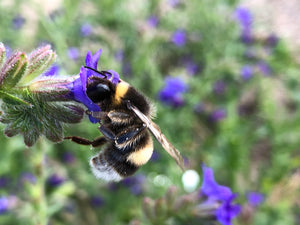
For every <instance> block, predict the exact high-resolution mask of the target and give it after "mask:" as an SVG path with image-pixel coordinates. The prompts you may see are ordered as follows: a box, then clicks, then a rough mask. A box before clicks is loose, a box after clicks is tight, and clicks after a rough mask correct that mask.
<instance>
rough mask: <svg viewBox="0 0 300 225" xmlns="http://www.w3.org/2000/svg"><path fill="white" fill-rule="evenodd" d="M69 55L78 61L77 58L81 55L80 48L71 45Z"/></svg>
mask: <svg viewBox="0 0 300 225" xmlns="http://www.w3.org/2000/svg"><path fill="white" fill-rule="evenodd" d="M67 53H68V57H69V58H70V59H72V60H74V61H76V60H77V59H79V56H80V53H79V50H78V48H76V47H70V48H69V49H68V52H67Z"/></svg>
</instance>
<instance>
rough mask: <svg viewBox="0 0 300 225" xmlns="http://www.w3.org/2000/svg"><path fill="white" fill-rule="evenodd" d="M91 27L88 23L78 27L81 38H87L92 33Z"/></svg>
mask: <svg viewBox="0 0 300 225" xmlns="http://www.w3.org/2000/svg"><path fill="white" fill-rule="evenodd" d="M92 30H93V27H92V26H91V25H90V24H89V23H85V24H83V25H82V26H81V27H80V33H81V36H83V37H87V36H89V35H90V34H91V33H92Z"/></svg>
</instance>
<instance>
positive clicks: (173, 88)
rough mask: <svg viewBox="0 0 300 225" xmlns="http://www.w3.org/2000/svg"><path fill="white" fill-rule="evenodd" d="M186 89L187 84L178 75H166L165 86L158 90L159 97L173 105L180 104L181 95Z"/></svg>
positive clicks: (181, 102) (181, 101)
mask: <svg viewBox="0 0 300 225" xmlns="http://www.w3.org/2000/svg"><path fill="white" fill-rule="evenodd" d="M187 90H188V86H187V84H185V83H184V82H183V80H182V79H180V78H178V77H166V79H165V86H164V88H163V89H162V90H161V91H160V92H159V99H160V100H161V101H162V102H164V103H166V104H168V105H171V106H173V107H178V106H182V105H183V103H184V101H183V96H182V95H183V93H185V92H186V91H187Z"/></svg>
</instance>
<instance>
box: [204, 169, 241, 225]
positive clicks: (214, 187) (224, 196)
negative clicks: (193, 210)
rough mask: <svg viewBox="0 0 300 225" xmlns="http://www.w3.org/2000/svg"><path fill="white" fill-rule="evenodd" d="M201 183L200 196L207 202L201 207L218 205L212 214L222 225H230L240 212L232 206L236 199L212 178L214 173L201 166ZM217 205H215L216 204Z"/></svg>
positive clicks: (237, 207)
mask: <svg viewBox="0 0 300 225" xmlns="http://www.w3.org/2000/svg"><path fill="white" fill-rule="evenodd" d="M202 170H203V183H202V186H201V192H200V193H199V194H200V196H201V195H202V194H204V195H205V196H206V197H207V198H208V200H207V201H206V202H205V203H203V204H202V205H200V208H201V206H203V205H207V206H211V207H212V208H213V206H214V205H219V204H221V205H219V206H218V207H217V208H216V209H215V210H214V211H213V214H214V215H215V216H216V218H217V220H218V221H219V222H220V223H221V224H223V225H231V221H232V219H233V218H234V217H236V216H237V215H238V214H239V212H240V211H241V207H240V206H239V205H237V204H233V203H232V201H233V200H234V199H235V198H236V197H237V194H233V193H232V191H231V189H230V188H229V187H226V186H222V185H219V184H218V183H217V182H216V181H215V178H214V172H213V170H212V169H211V168H209V167H207V166H205V165H202ZM216 203H217V204H216Z"/></svg>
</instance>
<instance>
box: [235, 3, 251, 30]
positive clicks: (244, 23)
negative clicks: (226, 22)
mask: <svg viewBox="0 0 300 225" xmlns="http://www.w3.org/2000/svg"><path fill="white" fill-rule="evenodd" d="M234 16H235V18H236V19H237V20H238V21H239V23H240V25H241V27H242V28H249V27H250V26H251V24H252V21H253V18H252V14H251V12H250V11H249V9H246V8H243V7H238V8H236V10H235V11H234Z"/></svg>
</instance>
